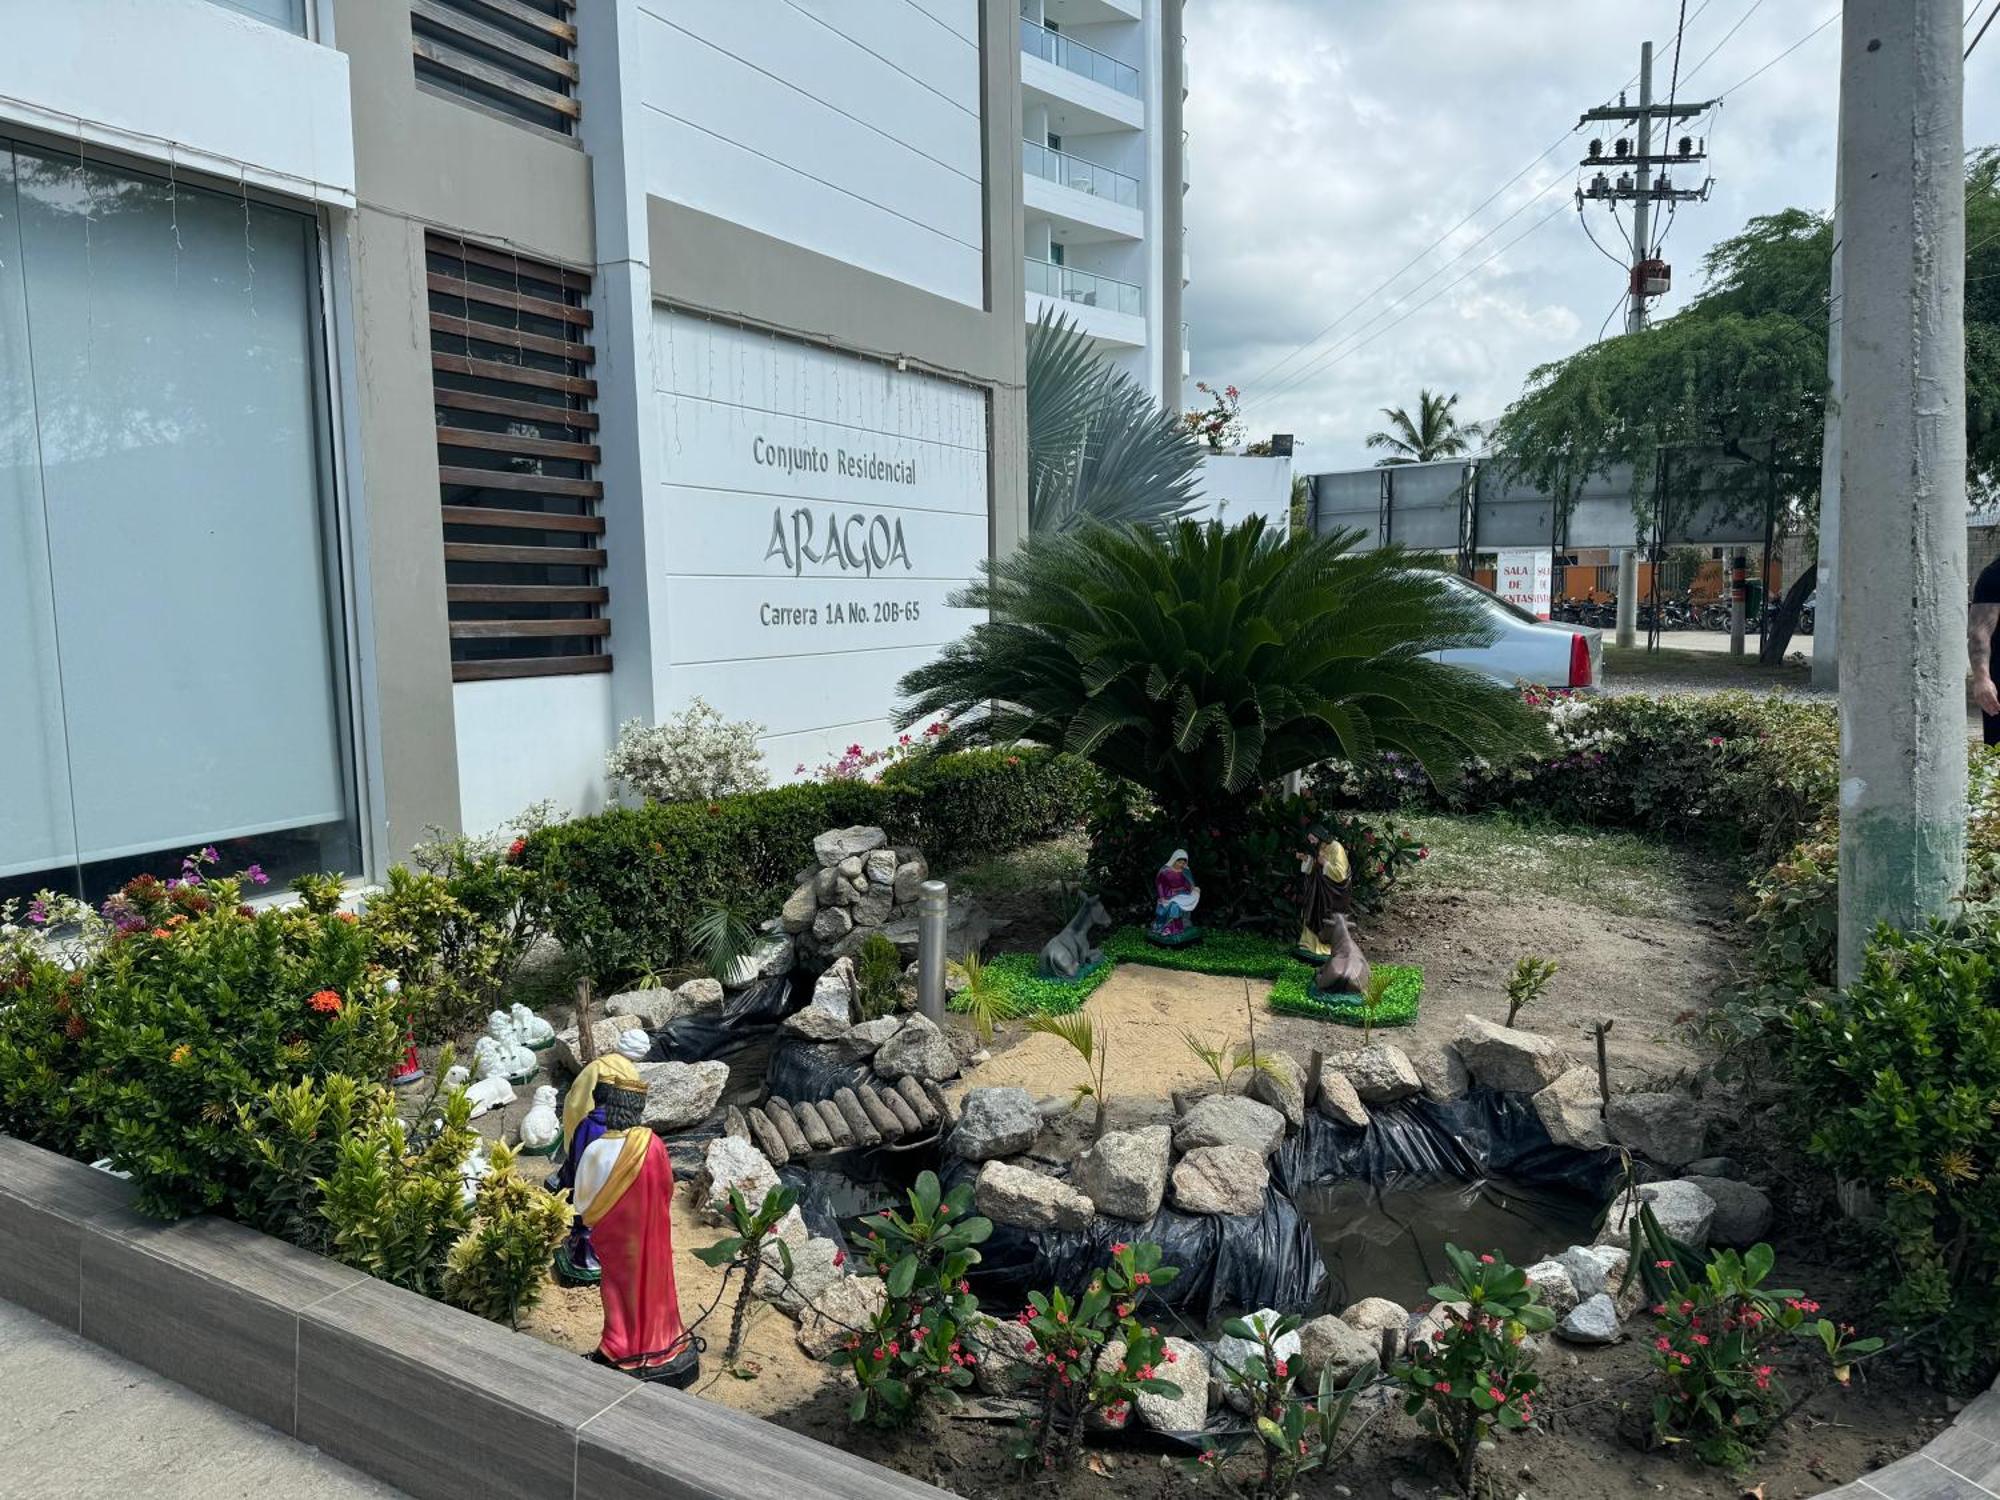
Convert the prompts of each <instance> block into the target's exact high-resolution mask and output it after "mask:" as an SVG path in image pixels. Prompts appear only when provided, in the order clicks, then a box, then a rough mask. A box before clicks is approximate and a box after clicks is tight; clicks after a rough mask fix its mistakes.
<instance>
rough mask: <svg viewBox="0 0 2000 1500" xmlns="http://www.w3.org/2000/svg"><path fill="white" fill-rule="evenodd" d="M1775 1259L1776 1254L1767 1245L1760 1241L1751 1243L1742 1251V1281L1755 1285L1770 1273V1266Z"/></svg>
mask: <svg viewBox="0 0 2000 1500" xmlns="http://www.w3.org/2000/svg"><path fill="white" fill-rule="evenodd" d="M1776 1259H1777V1256H1776V1255H1775V1254H1774V1253H1773V1252H1772V1250H1771V1247H1770V1246H1769V1245H1766V1244H1762V1243H1759V1244H1755V1245H1752V1246H1751V1247H1750V1248H1749V1249H1748V1250H1746V1251H1744V1252H1743V1279H1744V1282H1745V1283H1746V1284H1747V1285H1749V1286H1756V1285H1757V1284H1758V1283H1759V1282H1761V1281H1762V1280H1763V1279H1764V1278H1765V1277H1766V1276H1769V1275H1770V1274H1771V1266H1772V1263H1773V1262H1774V1261H1775V1260H1776Z"/></svg>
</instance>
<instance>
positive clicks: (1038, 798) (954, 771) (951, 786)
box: [881, 746, 1097, 864]
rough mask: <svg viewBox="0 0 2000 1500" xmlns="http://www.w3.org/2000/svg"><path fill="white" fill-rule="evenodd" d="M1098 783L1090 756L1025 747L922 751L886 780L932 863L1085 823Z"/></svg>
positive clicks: (899, 763)
mask: <svg viewBox="0 0 2000 1500" xmlns="http://www.w3.org/2000/svg"><path fill="white" fill-rule="evenodd" d="M1096 782H1097V773H1096V772H1095V771H1093V770H1092V769H1091V767H1090V764H1089V762H1087V761H1083V760H1079V759H1077V758H1076V757H1075V756H1073V755H1053V754H1051V753H1049V752H1048V751H1046V750H1038V749H1034V748H1032V747H1029V746H1022V747H1020V748H1018V749H1011V750H997V749H996V750H959V751H949V752H938V751H920V752H918V753H917V754H915V755H911V756H909V757H907V758H905V759H903V760H899V761H897V762H896V763H895V764H894V765H892V766H891V767H890V768H889V769H888V770H887V771H885V772H884V773H883V775H882V782H881V784H882V786H883V787H884V788H885V789H887V790H890V791H893V792H896V793H899V794H901V796H902V798H903V801H904V805H905V808H906V814H905V816H906V819H907V827H908V828H909V831H910V833H911V836H912V837H913V839H914V841H915V842H916V843H917V844H918V845H919V846H920V847H921V848H922V849H923V851H924V853H925V855H926V856H927V857H928V858H929V859H930V860H931V861H932V862H933V863H934V864H935V863H940V862H942V861H944V860H961V859H967V858H971V857H973V856H976V855H981V854H992V853H996V852H999V851H1001V850H1006V849H1015V848H1019V847H1020V846H1021V845H1023V844H1032V843H1036V842H1039V841H1040V840H1042V839H1046V838H1052V837H1054V836H1055V835H1056V834H1059V833H1063V832H1065V831H1067V830H1069V829H1072V828H1077V827H1081V826H1082V824H1083V821H1084V818H1085V816H1086V815H1087V814H1088V812H1089V810H1090V803H1091V798H1092V795H1093V792H1094V788H1095V786H1096Z"/></svg>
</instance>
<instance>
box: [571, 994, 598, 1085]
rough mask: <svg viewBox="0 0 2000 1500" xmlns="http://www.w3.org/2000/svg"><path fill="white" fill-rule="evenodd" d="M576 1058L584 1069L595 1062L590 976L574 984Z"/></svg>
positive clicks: (595, 1041)
mask: <svg viewBox="0 0 2000 1500" xmlns="http://www.w3.org/2000/svg"><path fill="white" fill-rule="evenodd" d="M576 1057H577V1061H578V1062H580V1063H582V1064H583V1066H584V1067H586V1068H587V1067H589V1066H590V1065H591V1064H592V1063H594V1062H596V1061H597V1033H596V1032H595V1031H593V1030H592V1029H591V1025H590V976H589V975H588V974H586V975H585V976H584V977H583V978H581V979H579V980H577V982H576Z"/></svg>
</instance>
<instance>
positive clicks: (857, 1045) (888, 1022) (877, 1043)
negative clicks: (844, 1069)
mask: <svg viewBox="0 0 2000 1500" xmlns="http://www.w3.org/2000/svg"><path fill="white" fill-rule="evenodd" d="M902 1029H903V1018H902V1017H901V1016H883V1017H882V1018H881V1019H880V1020H875V1021H863V1022H862V1023H861V1024H860V1025H859V1026H853V1027H850V1028H848V1032H847V1035H846V1036H844V1037H842V1038H841V1039H840V1042H841V1045H842V1046H843V1047H845V1048H846V1049H847V1054H848V1056H850V1057H852V1058H855V1059H857V1060H858V1059H860V1058H864V1057H873V1056H874V1055H875V1053H876V1051H877V1049H879V1048H880V1047H881V1045H882V1044H883V1043H884V1042H886V1041H888V1040H889V1038H890V1037H892V1036H894V1035H895V1034H896V1033H897V1032H899V1031H901V1030H902Z"/></svg>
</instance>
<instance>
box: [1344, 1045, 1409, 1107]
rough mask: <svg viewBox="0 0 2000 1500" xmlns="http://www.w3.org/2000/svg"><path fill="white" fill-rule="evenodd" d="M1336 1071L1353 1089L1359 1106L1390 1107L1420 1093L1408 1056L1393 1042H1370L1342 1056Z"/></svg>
mask: <svg viewBox="0 0 2000 1500" xmlns="http://www.w3.org/2000/svg"><path fill="white" fill-rule="evenodd" d="M1339 1062H1340V1071H1341V1072H1343V1073H1345V1074H1346V1075H1347V1079H1348V1082H1350V1083H1352V1084H1353V1085H1354V1092H1355V1093H1357V1094H1359V1095H1360V1096H1361V1102H1362V1103H1363V1104H1393V1103H1395V1102H1396V1101H1397V1100H1398V1099H1407V1098H1409V1097H1410V1095H1412V1094H1415V1093H1420V1092H1422V1090H1423V1086H1424V1081H1423V1079H1422V1078H1420V1077H1419V1076H1418V1075H1417V1069H1416V1065H1415V1064H1414V1063H1412V1062H1411V1061H1410V1055H1409V1054H1408V1053H1407V1052H1405V1051H1404V1050H1403V1049H1402V1048H1401V1047H1398V1046H1397V1045H1396V1044H1395V1043H1394V1042H1374V1043H1371V1044H1370V1045H1369V1046H1366V1047H1363V1048H1361V1049H1360V1050H1359V1051H1355V1052H1348V1053H1344V1054H1342V1056H1341V1057H1340V1059H1339Z"/></svg>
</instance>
